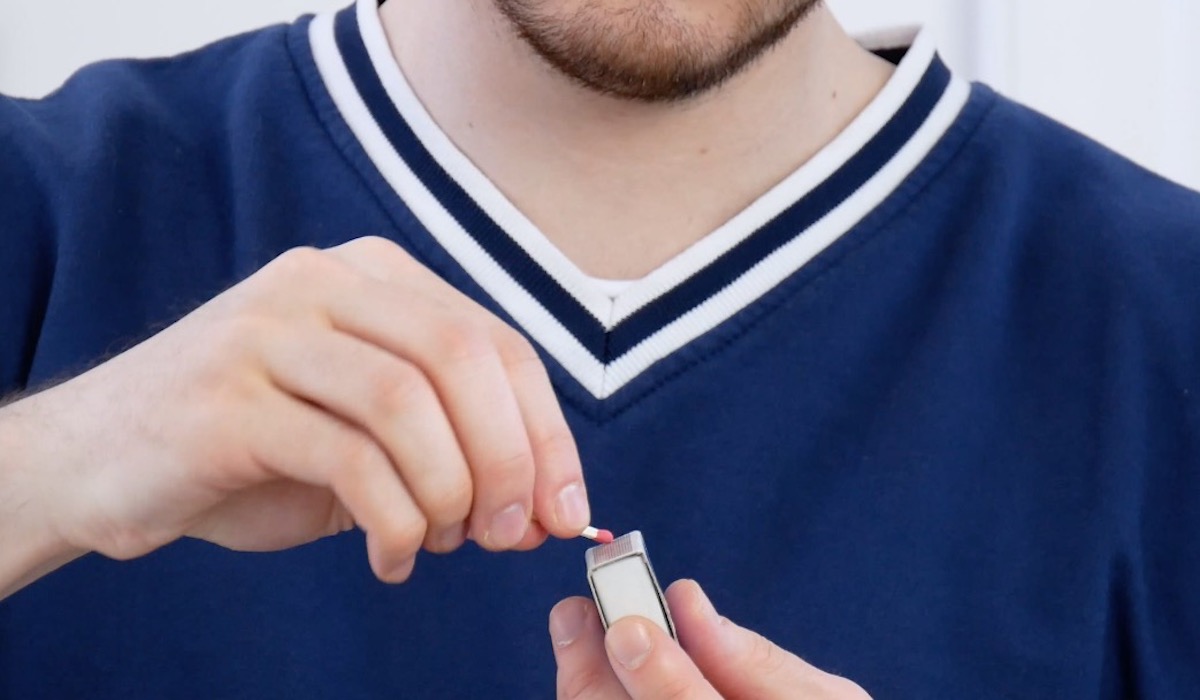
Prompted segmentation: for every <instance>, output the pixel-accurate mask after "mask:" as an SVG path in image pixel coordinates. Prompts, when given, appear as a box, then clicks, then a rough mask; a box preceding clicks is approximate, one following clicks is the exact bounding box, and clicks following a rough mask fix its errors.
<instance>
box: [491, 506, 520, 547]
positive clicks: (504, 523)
mask: <svg viewBox="0 0 1200 700" xmlns="http://www.w3.org/2000/svg"><path fill="white" fill-rule="evenodd" d="M528 529H529V513H527V512H526V511H525V506H523V505H521V504H520V503H514V504H512V505H511V506H509V507H507V508H505V509H504V510H502V511H500V512H499V513H497V514H496V515H495V516H494V517H493V518H492V526H491V528H489V529H488V531H487V533H486V534H485V535H484V536H483V542H484V544H486V545H487V546H489V547H494V548H496V549H508V548H509V547H514V546H516V544H517V543H518V542H520V541H521V538H523V537H525V532H526V531H527V530H528Z"/></svg>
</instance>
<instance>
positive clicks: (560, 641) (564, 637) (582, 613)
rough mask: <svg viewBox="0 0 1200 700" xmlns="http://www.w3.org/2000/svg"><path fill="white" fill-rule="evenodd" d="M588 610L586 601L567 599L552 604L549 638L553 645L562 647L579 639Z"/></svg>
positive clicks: (589, 610)
mask: <svg viewBox="0 0 1200 700" xmlns="http://www.w3.org/2000/svg"><path fill="white" fill-rule="evenodd" d="M590 612H591V609H590V608H589V607H588V604H587V603H586V602H578V601H569V602H566V603H559V604H558V605H556V606H554V609H553V610H551V611H550V639H551V640H552V641H553V642H554V646H556V647H558V648H559V649H562V648H564V647H567V646H570V645H571V642H574V641H575V640H576V639H579V634H580V633H581V632H583V626H584V623H586V622H587V615H588V613H590Z"/></svg>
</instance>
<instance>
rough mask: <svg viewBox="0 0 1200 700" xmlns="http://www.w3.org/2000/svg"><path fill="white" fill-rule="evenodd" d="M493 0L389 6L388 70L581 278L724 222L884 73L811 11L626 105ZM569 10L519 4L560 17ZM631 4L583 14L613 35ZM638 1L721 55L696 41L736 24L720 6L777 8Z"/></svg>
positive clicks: (663, 255) (760, 0) (544, 3)
mask: <svg viewBox="0 0 1200 700" xmlns="http://www.w3.org/2000/svg"><path fill="white" fill-rule="evenodd" d="M501 2H502V0H456V1H455V2H444V1H443V0H389V1H388V2H387V3H385V4H384V5H383V7H382V8H381V15H382V17H383V22H384V29H385V31H386V33H387V35H388V39H389V42H390V43H391V47H392V51H393V53H394V54H395V56H396V59H397V61H398V62H399V64H400V66H401V67H402V68H403V70H404V73H405V76H406V77H407V78H408V80H409V82H410V83H411V84H412V86H413V89H414V90H415V91H416V93H417V95H418V97H420V99H421V102H422V104H423V105H424V106H425V108H426V109H427V110H428V111H429V113H430V114H431V115H432V116H433V118H434V120H435V121H436V122H437V123H438V125H439V126H440V127H441V128H442V130H443V131H445V132H446V134H447V135H448V136H449V137H450V138H451V140H452V141H454V143H455V144H456V145H457V146H458V147H459V149H460V150H462V151H463V152H464V153H465V154H466V155H467V156H468V157H469V158H470V159H471V161H472V162H473V163H474V164H475V165H476V166H478V167H479V169H480V170H482V171H483V172H484V174H486V175H487V176H488V178H489V179H490V180H491V181H492V182H493V183H495V185H496V186H497V187H498V188H499V189H500V190H501V191H502V192H503V193H504V194H505V195H506V196H507V197H508V198H509V199H510V200H511V201H512V202H513V203H514V204H515V205H516V206H517V208H518V209H520V210H521V212H522V213H524V214H525V215H526V216H527V217H528V218H529V219H530V220H531V221H532V222H533V223H534V224H536V225H537V226H538V228H539V229H541V231H542V232H543V233H544V234H545V235H546V236H547V238H549V239H550V240H551V241H552V242H553V243H554V244H555V246H556V247H557V248H559V250H561V251H562V252H563V253H564V254H565V255H566V257H567V258H569V259H570V260H571V261H572V262H574V263H575V264H576V265H577V266H578V267H579V268H580V269H582V270H583V271H584V272H586V273H588V274H590V275H593V276H597V277H603V278H611V279H636V278H640V277H643V276H645V275H646V274H648V273H649V272H650V271H652V270H654V269H656V268H658V267H659V266H661V265H662V264H663V263H665V262H666V261H667V260H669V259H671V258H672V257H674V256H675V255H677V254H679V253H680V252H682V251H683V250H684V249H686V248H687V247H688V246H690V245H691V244H693V243H695V242H696V241H698V240H700V239H701V238H703V237H704V236H706V235H708V234H709V233H711V232H712V231H713V230H715V229H716V228H718V227H719V226H720V225H722V224H724V223H725V222H726V221H728V220H729V219H730V218H732V217H733V216H734V215H735V214H737V213H738V212H740V211H742V210H743V209H745V208H746V207H747V206H748V205H749V204H750V203H752V202H753V201H754V200H755V199H757V198H758V197H760V196H761V195H762V194H763V193H764V192H766V191H767V190H768V189H770V188H771V187H772V186H774V185H775V184H777V183H778V182H779V181H780V180H782V179H783V178H785V177H786V176H788V175H789V174H791V173H792V172H794V171H795V170H796V168H798V167H799V166H800V165H802V164H803V163H805V162H806V161H808V160H809V159H810V158H811V157H812V156H813V155H814V154H815V153H816V152H817V151H819V150H820V149H821V148H822V147H823V146H825V145H826V144H827V143H829V142H830V141H831V140H832V139H833V138H834V137H835V136H836V135H837V134H838V133H840V132H841V131H842V130H843V129H844V128H845V127H846V125H848V124H849V122H850V121H851V120H852V119H853V118H854V117H855V116H856V115H857V114H858V113H859V112H861V111H862V109H863V108H864V107H865V106H866V105H867V104H868V103H869V102H870V100H871V99H872V98H873V97H874V96H875V95H876V94H877V93H878V92H879V90H880V89H881V88H882V86H883V84H884V83H885V82H886V81H887V79H888V77H889V76H890V75H891V70H892V69H891V67H890V64H887V63H886V62H884V61H882V60H880V59H878V58H877V57H875V56H873V55H872V54H870V53H868V52H866V51H864V50H863V49H862V48H861V47H859V46H858V44H856V43H855V42H854V41H853V40H852V39H851V38H850V37H849V36H847V35H846V33H845V32H844V31H843V30H842V28H841V27H840V26H839V25H838V24H837V22H836V21H835V20H834V18H833V16H832V15H831V14H830V13H829V11H828V10H827V9H826V8H825V7H823V6H816V7H814V8H812V9H811V10H810V11H809V13H808V14H807V16H806V17H805V18H804V20H803V21H802V22H800V23H799V24H798V25H796V27H795V28H794V30H793V31H792V32H791V33H790V34H788V35H787V36H786V37H784V38H783V39H782V40H781V41H779V42H777V43H776V44H775V45H774V47H773V48H771V49H770V50H769V51H766V52H764V53H762V54H761V55H760V56H759V57H758V58H757V59H756V60H755V61H753V62H751V63H749V64H747V65H746V66H744V67H743V69H742V70H741V72H739V73H737V74H736V75H735V76H733V77H732V78H729V79H727V80H725V81H724V82H722V83H720V84H719V85H718V86H716V87H714V88H713V89H710V90H708V91H706V92H704V93H702V94H698V95H694V96H692V97H690V98H688V99H682V100H680V99H677V100H667V101H661V100H660V101H645V100H632V99H626V98H621V97H615V96H613V95H610V94H605V93H599V92H597V91H595V90H593V89H589V88H587V87H583V86H581V85H580V84H579V81H578V80H576V79H574V78H572V77H570V76H567V75H564V74H563V73H561V72H560V71H558V70H557V69H555V68H553V67H551V66H549V65H548V64H547V63H546V62H545V61H544V60H543V59H542V58H541V57H540V56H539V55H538V53H537V52H536V51H535V50H534V49H533V48H531V47H530V46H529V44H528V43H527V42H526V41H525V40H523V39H522V38H521V37H520V35H519V33H518V31H517V30H516V29H515V28H514V27H513V25H512V23H511V22H510V21H509V20H508V19H507V18H506V16H505V15H504V13H503V12H502V11H501V8H500V7H499V5H500V4H501ZM582 2H583V0H527V2H526V4H527V5H529V6H530V7H531V8H533V9H534V10H537V11H539V12H543V13H550V14H551V15H552V16H553V15H557V14H560V13H561V14H563V15H565V16H567V17H569V16H570V15H571V12H572V10H573V9H575V8H576V7H577V6H578V5H579V4H580V3H582ZM631 2H632V0H596V2H595V3H594V4H595V5H597V6H599V7H601V8H608V9H609V14H610V15H611V19H610V24H613V25H615V28H614V29H613V31H614V32H615V31H619V30H620V26H621V22H622V21H623V19H622V18H627V15H624V14H622V12H621V10H622V8H625V7H626V6H628V5H630V4H631ZM651 4H654V5H656V6H660V7H661V8H663V11H664V12H666V13H667V14H668V15H673V16H675V17H677V18H679V20H680V21H683V22H685V23H691V24H694V25H697V26H703V25H705V23H706V22H708V20H705V19H704V18H707V17H712V18H713V19H712V20H711V23H712V26H713V27H716V28H717V29H709V30H707V31H702V30H701V29H697V30H696V32H694V33H695V34H697V35H699V36H700V37H701V39H702V40H703V41H715V42H716V44H717V45H718V46H724V47H727V46H728V45H727V44H722V42H721V41H720V40H719V39H712V38H711V35H712V34H713V33H714V32H715V33H716V34H717V35H720V34H721V28H722V23H726V24H728V23H736V22H738V18H739V15H738V13H737V12H733V11H731V10H730V9H729V8H736V7H741V6H748V7H754V8H756V10H759V9H761V10H762V11H770V12H777V11H778V7H779V0H654V2H653V3H651ZM644 29H645V30H646V31H649V32H651V34H652V33H653V29H654V28H653V25H652V26H651V27H649V28H644ZM725 30H726V31H729V30H728V28H725ZM664 31H666V33H668V34H670V30H669V29H667V30H664ZM662 48H663V47H661V46H660V47H658V49H659V50H662ZM627 60H632V59H628V58H627ZM782 86H786V88H785V87H782Z"/></svg>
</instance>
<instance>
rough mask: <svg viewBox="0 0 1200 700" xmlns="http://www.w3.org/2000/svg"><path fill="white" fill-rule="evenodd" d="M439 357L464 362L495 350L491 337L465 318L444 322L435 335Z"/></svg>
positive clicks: (484, 355)
mask: <svg viewBox="0 0 1200 700" xmlns="http://www.w3.org/2000/svg"><path fill="white" fill-rule="evenodd" d="M434 344H435V349H436V352H437V353H438V357H439V358H440V359H445V360H449V361H451V362H456V363H457V362H463V361H469V360H476V359H479V358H481V357H486V356H487V355H490V354H492V353H494V352H495V347H494V346H493V344H492V342H491V339H490V338H489V337H488V335H487V333H485V332H484V330H483V329H482V328H480V327H479V325H478V324H476V323H472V322H471V321H469V320H465V319H452V320H447V321H445V322H444V323H442V324H441V325H440V326H439V327H438V329H437V331H436V333H435V337H434Z"/></svg>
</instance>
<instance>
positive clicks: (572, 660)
mask: <svg viewBox="0 0 1200 700" xmlns="http://www.w3.org/2000/svg"><path fill="white" fill-rule="evenodd" d="M667 598H668V600H669V604H670V606H671V615H672V617H673V618H674V620H675V626H676V629H677V631H678V633H679V640H680V643H681V644H682V646H680V644H677V643H676V642H675V641H674V640H673V639H671V637H670V636H668V635H667V634H666V633H665V632H663V631H662V629H661V628H659V627H658V626H657V625H655V624H654V623H652V622H650V621H649V620H644V619H642V618H625V619H622V620H619V621H618V622H617V623H616V624H614V625H613V626H612V627H611V628H610V629H609V630H608V634H607V636H606V635H605V633H604V630H603V629H602V628H601V625H600V617H599V616H598V615H597V614H596V608H595V606H594V605H593V604H592V603H591V601H589V600H587V599H586V598H568V599H567V600H564V601H563V602H561V603H559V604H558V605H557V606H555V608H554V610H553V611H552V612H551V613H550V637H551V639H552V640H553V642H554V655H555V657H556V658H557V660H558V697H559V700H619V699H625V698H632V699H633V700H668V699H669V700H720V699H721V698H729V699H731V700H732V699H735V698H736V699H741V698H745V699H746V700H751V699H753V700H773V699H775V698H778V699H779V700H783V699H784V698H787V699H788V700H795V699H797V698H800V699H803V700H870V697H869V696H868V695H867V694H866V693H865V692H864V691H863V689H862V688H860V687H858V686H857V685H855V684H854V683H852V682H850V681H848V680H846V679H845V678H839V677H838V676H832V675H830V674H828V673H824V672H822V671H819V670H817V669H815V668H813V667H812V666H810V665H809V664H807V663H805V662H804V661H801V660H800V659H799V658H797V657H795V656H793V655H792V654H789V653H788V652H786V651H784V650H782V649H780V648H779V647H777V646H775V645H774V644H772V643H771V642H769V641H767V640H766V639H764V638H763V637H762V636H760V635H758V634H755V633H754V632H751V631H749V630H746V629H743V628H741V627H738V626H737V625H735V624H733V623H732V622H730V621H729V620H727V619H725V618H723V617H721V616H719V615H718V614H717V611H716V610H715V609H714V608H713V606H712V603H710V602H709V600H708V598H707V597H706V596H705V595H704V592H703V591H702V590H700V586H698V585H696V583H695V582H694V581H680V582H678V583H676V584H675V585H673V586H671V588H670V589H668V591H667ZM685 650H686V651H685Z"/></svg>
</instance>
